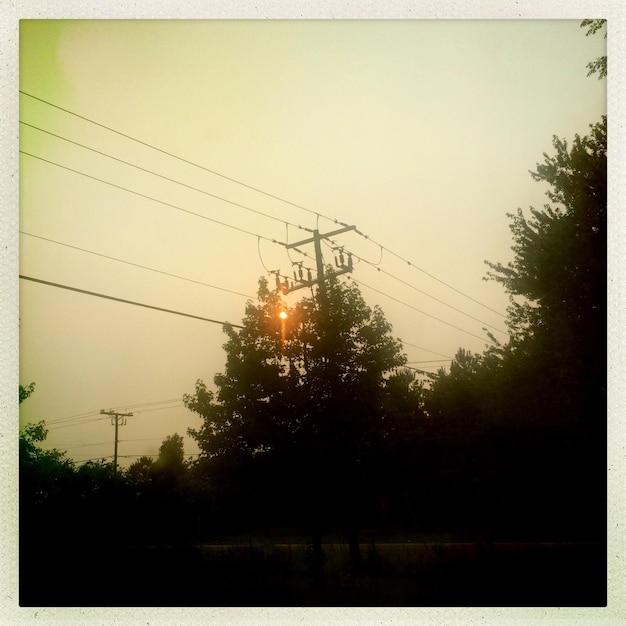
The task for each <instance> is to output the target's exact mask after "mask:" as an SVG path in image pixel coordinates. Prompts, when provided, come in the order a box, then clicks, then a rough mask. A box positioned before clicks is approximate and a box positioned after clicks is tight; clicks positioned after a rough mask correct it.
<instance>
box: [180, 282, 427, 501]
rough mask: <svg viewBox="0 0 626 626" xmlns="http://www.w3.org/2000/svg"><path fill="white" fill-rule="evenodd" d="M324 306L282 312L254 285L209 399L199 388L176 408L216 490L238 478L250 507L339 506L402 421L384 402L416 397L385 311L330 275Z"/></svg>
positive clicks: (277, 300)
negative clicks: (185, 411) (273, 502)
mask: <svg viewBox="0 0 626 626" xmlns="http://www.w3.org/2000/svg"><path fill="white" fill-rule="evenodd" d="M326 300H327V302H326V303H324V302H320V301H318V299H316V298H304V299H302V300H301V301H300V302H298V303H297V304H296V305H295V306H294V307H292V308H286V307H285V305H284V303H283V302H282V301H281V296H280V294H279V293H278V292H273V291H270V290H269V289H268V287H267V282H266V281H265V280H264V279H261V281H260V287H259V303H258V304H253V303H251V302H249V303H248V305H247V307H246V315H245V317H244V319H243V322H242V325H243V328H242V329H241V330H235V329H234V328H232V327H229V326H227V327H226V328H225V332H226V334H227V336H228V341H227V343H226V344H225V346H224V348H225V351H226V366H225V370H224V372H223V373H221V374H218V375H216V376H215V379H214V382H215V386H216V388H217V391H216V392H213V391H211V390H209V389H208V388H207V386H206V385H205V384H204V383H203V382H202V381H198V382H197V383H196V390H195V394H194V395H187V396H185V404H186V405H187V407H188V408H190V409H191V410H193V411H195V412H196V413H198V414H199V415H200V416H201V417H202V419H203V424H202V426H201V427H200V428H199V429H192V430H190V431H189V433H190V435H191V436H192V437H193V438H194V439H196V441H197V442H198V445H199V447H200V450H201V459H200V463H201V464H202V463H204V464H205V465H208V466H210V467H211V471H212V472H213V473H217V475H221V476H223V480H224V481H226V482H227V481H228V480H229V478H232V477H233V473H232V470H233V469H234V468H238V469H239V470H240V471H239V472H238V480H237V481H236V482H237V484H238V485H239V486H240V485H241V484H244V483H250V482H253V483H254V492H255V493H256V494H257V495H258V494H260V493H264V494H266V496H267V497H271V495H270V494H272V493H273V494H278V493H281V494H282V495H283V496H284V497H287V494H288V497H289V501H290V502H292V503H295V502H298V501H299V502H300V503H302V502H303V500H306V499H307V498H308V497H313V496H312V494H318V497H319V498H323V499H324V500H325V501H327V502H328V501H330V500H332V499H336V498H338V497H339V492H340V491H342V490H343V491H342V492H343V500H344V501H346V500H348V499H350V498H349V497H348V496H350V495H351V494H352V495H354V496H355V497H356V494H357V492H358V490H359V484H360V483H359V480H358V479H359V478H363V476H365V475H366V474H367V473H368V470H367V468H368V467H370V468H371V464H372V462H373V460H374V459H379V458H380V455H381V454H382V451H383V449H384V447H385V440H386V439H387V438H388V437H390V436H391V435H392V434H393V433H394V432H395V430H397V429H398V422H399V421H402V419H404V418H405V417H406V416H405V415H402V416H400V415H399V414H398V412H397V411H395V412H394V410H393V409H392V408H391V407H392V406H393V404H394V403H393V402H389V399H388V396H389V394H392V393H394V394H395V393H398V394H399V393H400V391H403V392H404V393H405V394H410V393H415V382H414V381H413V378H412V376H410V375H408V374H407V371H406V370H404V371H402V372H401V371H400V370H398V368H401V366H402V365H403V364H404V363H405V361H406V357H405V356H404V354H403V353H402V346H401V343H400V341H399V340H397V339H395V338H393V336H392V335H391V326H390V325H389V323H388V322H387V321H386V320H385V317H384V315H383V313H382V310H381V309H380V308H379V307H374V308H370V307H369V306H367V305H366V303H365V301H364V300H363V298H362V296H361V294H360V292H359V290H358V288H357V287H356V286H355V285H353V284H347V283H344V282H340V281H339V280H338V279H336V278H335V277H333V276H332V274H330V278H329V279H327V284H326ZM325 305H326V306H325ZM281 311H283V312H284V313H286V317H284V318H281V317H279V313H280V312H281ZM220 470H224V471H223V472H222V473H221V474H220ZM369 473H370V474H371V471H370V472H369ZM251 476H252V477H254V478H253V479H251V478H250V477H251ZM228 484H229V485H230V484H231V483H230V482H228ZM321 492H323V493H324V495H323V496H321V495H320V493H321ZM357 499H358V498H357Z"/></svg>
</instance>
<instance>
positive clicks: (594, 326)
mask: <svg viewBox="0 0 626 626" xmlns="http://www.w3.org/2000/svg"><path fill="white" fill-rule="evenodd" d="M553 146H554V148H555V154H554V156H548V155H547V154H544V162H543V163H541V164H538V165H537V169H536V171H535V172H532V173H531V174H532V176H533V178H534V179H535V180H537V181H540V182H544V183H547V184H548V185H549V190H548V191H547V196H548V198H549V200H550V201H551V204H547V205H545V206H544V208H543V210H538V209H535V208H532V207H531V209H530V216H529V217H526V216H525V215H524V214H523V212H522V211H521V210H518V212H517V214H515V215H511V216H510V217H511V218H512V225H511V230H512V233H513V242H514V244H513V251H514V259H513V261H512V262H511V263H509V264H508V265H507V266H503V265H502V264H499V263H488V264H489V266H490V267H491V272H490V273H489V276H490V278H492V279H494V280H496V281H498V282H500V283H501V284H503V285H504V287H505V289H506V290H507V292H508V293H509V294H510V296H511V306H510V307H509V319H508V326H509V330H510V332H511V341H510V344H509V345H508V346H506V347H505V348H504V349H500V350H499V351H498V352H499V354H498V356H499V357H500V358H501V364H502V368H501V370H500V371H499V372H498V373H497V378H496V379H494V382H496V381H497V382H496V384H492V386H491V390H492V394H491V395H492V407H495V408H494V410H496V411H497V412H498V413H499V415H500V418H501V420H502V421H504V420H505V419H506V420H508V421H509V424H510V425H509V427H508V431H507V432H503V436H506V437H508V438H509V444H508V445H507V447H506V449H507V450H508V451H509V452H510V454H509V455H508V458H507V459H506V461H507V462H508V463H510V464H511V465H509V467H511V468H512V467H513V465H512V463H513V460H514V459H517V463H518V467H520V468H521V467H523V465H524V463H523V459H522V457H521V456H520V455H522V454H523V455H525V456H526V457H528V458H533V464H532V466H529V467H530V468H531V471H530V472H528V474H527V476H526V481H525V485H527V486H528V485H533V489H535V493H532V494H531V493H530V492H528V494H527V495H528V497H529V498H530V497H533V498H534V499H535V500H536V501H539V499H541V501H542V502H543V506H544V507H545V508H546V509H547V510H551V511H552V512H553V513H554V515H555V519H559V520H560V521H561V522H562V525H563V526H572V525H576V524H577V525H578V527H579V528H581V529H582V528H584V527H585V526H586V527H587V529H591V528H593V529H594V531H593V532H596V533H599V532H601V529H602V528H603V527H605V525H604V522H603V516H602V511H603V510H604V508H605V505H604V501H603V499H604V498H605V491H604V489H603V485H605V480H606V476H605V467H606V465H605V463H606V339H607V336H606V314H607V309H606V278H607V277H606V270H607V261H606V236H607V230H606V225H607V224H606V197H607V190H606V181H607V178H606V176H607V171H606V166H607V160H606V149H607V122H606V117H603V118H602V120H601V121H600V122H599V123H597V124H594V125H592V126H591V132H590V133H589V134H588V135H587V136H586V137H582V138H581V137H580V136H578V135H577V136H576V137H575V139H574V141H573V142H572V144H571V147H570V146H569V145H568V143H567V142H566V141H564V140H561V139H558V138H556V137H555V138H554V140H553ZM498 407H499V408H498ZM514 429H517V430H514ZM513 433H515V437H513V436H512V434H513ZM516 471H517V470H516ZM509 475H511V476H512V475H513V474H511V473H509ZM520 485H521V483H520ZM539 493H541V494H542V495H541V497H540V496H539V495H538V494H539ZM582 503H584V505H583V504H582ZM575 509H576V510H578V509H582V510H583V511H584V513H580V512H579V513H577V514H574V510H575Z"/></svg>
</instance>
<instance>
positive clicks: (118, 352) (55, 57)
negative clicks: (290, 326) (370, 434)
mask: <svg viewBox="0 0 626 626" xmlns="http://www.w3.org/2000/svg"><path fill="white" fill-rule="evenodd" d="M603 35H604V32H603V31H602V32H601V33H599V34H597V35H595V36H593V37H586V36H585V30H584V29H582V28H580V20H518V21H498V20H485V21H482V20H476V21H470V20H459V21H435V20H432V21H429V20H425V21H410V20H406V21H405V20H401V21H378V20H373V21H359V20H353V21H350V20H348V21H334V22H333V21H300V22H297V21H245V20H243V21H222V20H196V21H184V20H181V21H168V20H163V21H141V20H139V21H124V20H119V21H118V20H89V21H81V20H59V21H55V20H33V21H30V20H29V21H22V23H21V28H20V67H19V69H20V79H19V81H20V82H19V88H20V90H21V92H22V93H21V94H20V122H21V123H20V128H19V132H20V139H19V141H20V143H19V148H20V150H21V152H22V154H21V155H20V225H19V228H20V231H21V234H20V239H19V245H20V259H19V262H20V268H19V269H20V274H22V275H25V276H28V277H30V278H34V279H38V280H43V281H49V282H52V283H56V284H59V285H65V286H69V287H72V288H76V289H82V290H86V291H91V292H96V293H100V294H104V295H107V296H111V297H115V298H120V299H124V300H130V301H134V302H140V303H143V304H147V305H151V306H155V307H161V308H165V309H170V310H175V311H178V312H182V313H186V314H190V315H195V316H199V317H203V318H209V319H212V320H217V321H229V322H232V323H234V324H237V323H240V321H241V318H242V317H243V314H244V307H245V303H246V300H247V299H249V298H252V299H253V298H254V296H255V294H256V291H257V285H258V280H259V278H260V277H262V276H268V270H280V271H281V272H282V273H284V274H288V275H291V274H292V261H304V265H305V267H306V266H308V267H312V268H313V267H315V264H314V261H313V259H312V255H313V249H312V246H309V247H303V251H306V252H308V254H309V255H310V256H309V257H305V256H303V255H298V253H296V252H294V251H291V252H289V253H288V252H287V251H286V249H285V247H284V246H283V245H281V243H280V242H283V243H284V242H295V241H298V240H300V239H304V238H306V237H308V236H309V234H310V233H309V231H308V230H305V229H315V228H318V229H319V230H320V232H322V233H324V232H327V231H332V230H334V229H336V228H337V224H336V222H335V220H337V221H338V222H340V223H346V224H349V225H355V226H356V228H357V229H358V231H359V232H358V233H357V232H349V233H345V234H342V235H340V236H338V237H336V242H337V244H341V245H344V246H345V247H346V249H349V250H351V251H352V252H353V253H354V254H355V255H357V256H358V257H359V258H360V259H362V260H361V261H359V262H357V263H356V264H355V268H354V272H353V273H352V275H351V279H354V280H356V281H357V282H358V283H359V284H360V285H361V289H362V293H363V295H364V297H365V299H366V301H367V302H368V304H370V305H371V306H373V305H376V304H378V305H380V306H381V307H382V309H383V311H384V313H385V315H386V317H387V319H388V320H389V321H390V322H391V324H392V325H393V334H394V335H395V336H397V337H399V338H400V339H402V341H403V342H404V347H405V352H406V354H407V356H408V360H409V362H410V364H411V365H412V367H415V368H418V369H423V370H426V371H436V368H438V367H441V366H444V367H445V366H447V365H449V362H450V358H451V357H452V356H454V354H455V353H456V351H457V350H458V349H459V348H461V347H462V348H465V349H468V350H471V351H473V352H481V351H482V350H484V348H485V346H486V345H487V344H488V338H487V335H486V333H485V331H484V330H483V328H487V329H488V330H489V332H491V333H493V334H494V335H495V336H496V337H497V338H498V339H499V340H501V341H506V334H505V333H504V332H502V331H504V330H506V326H505V319H504V315H505V313H506V306H507V296H506V294H504V292H503V289H502V287H501V286H500V285H498V284H496V283H494V282H487V281H485V280H483V279H484V277H485V275H486V271H487V269H488V268H487V266H486V265H485V263H484V261H485V260H486V259H487V260H491V261H501V262H507V261H509V260H510V259H511V258H512V253H511V250H510V247H511V234H510V231H509V227H508V226H509V222H510V221H509V218H507V215H506V214H507V213H512V212H515V211H516V210H517V208H518V207H521V208H523V209H527V208H528V207H529V206H531V205H532V206H535V207H541V206H542V205H543V204H544V203H545V202H547V198H546V197H545V195H544V194H545V191H546V188H545V187H543V186H542V185H540V184H538V183H536V182H534V181H533V180H532V179H531V176H530V174H529V170H533V169H534V168H535V166H536V164H537V163H538V162H540V161H541V160H542V153H544V152H547V153H548V154H551V153H552V147H551V142H552V137H553V135H557V136H558V137H560V138H564V139H567V140H571V139H572V138H573V137H574V135H575V134H576V133H578V134H580V135H584V134H586V133H587V130H588V128H589V125H590V124H593V123H595V122H597V121H598V120H599V119H600V117H601V115H602V114H604V113H606V107H607V97H606V81H604V80H598V79H597V78H596V77H595V76H594V77H587V67H586V66H587V63H588V62H589V61H592V60H594V59H595V58H597V57H598V56H600V55H602V54H604V53H605V51H606V41H605V39H604V36H603ZM299 227H302V228H299ZM363 235H365V236H367V238H366V237H365V236H363ZM324 253H325V260H326V262H328V263H333V262H334V258H333V253H332V251H331V250H330V248H324ZM409 262H410V264H409ZM19 287H20V383H21V384H27V383H30V382H31V381H34V382H35V383H36V391H35V393H34V395H33V396H32V397H31V398H30V399H29V400H28V401H27V402H25V403H24V404H23V405H22V411H21V415H20V422H21V424H22V425H23V424H25V423H27V422H33V421H38V420H41V419H45V420H46V422H47V424H48V426H49V428H50V432H49V437H48V440H47V442H46V445H47V446H49V447H58V448H61V449H67V450H68V453H69V455H70V456H71V457H72V458H74V459H76V460H77V461H84V460H87V459H97V458H102V457H110V456H111V455H112V453H113V430H114V429H113V427H112V426H111V424H110V421H109V419H108V418H106V416H102V415H100V414H99V411H100V410H102V409H115V410H119V411H123V412H131V411H132V412H133V417H131V418H129V419H128V422H127V424H126V425H125V426H123V427H122V428H121V429H120V447H119V455H120V464H121V465H123V466H127V465H128V464H129V463H131V462H132V461H133V460H135V459H136V458H137V457H138V456H139V455H143V454H148V455H155V454H156V453H157V451H158V447H159V445H160V442H161V441H162V440H163V439H164V438H165V437H166V436H167V435H171V434H174V433H178V434H181V435H183V436H184V437H185V450H186V452H187V453H189V454H191V453H193V452H194V451H195V450H196V448H195V445H194V443H193V442H192V440H190V438H189V437H187V428H188V427H197V426H199V424H200V420H199V418H198V417H197V416H195V415H193V414H191V413H189V412H188V411H187V410H186V409H185V408H184V407H183V405H182V396H183V394H185V393H192V392H193V390H194V384H195V381H196V379H198V378H201V379H203V380H204V381H205V382H207V384H209V385H211V384H212V380H213V376H214V375H215V374H216V373H218V372H220V371H221V370H222V369H223V366H224V360H225V357H224V351H223V349H222V346H223V344H224V343H225V339H226V338H225V335H224V334H223V332H222V328H221V326H220V324H216V323H212V322H208V321H202V320H198V319H192V318H189V317H183V316H180V315H173V314H169V313H164V312H160V311H156V310H150V309H147V308H139V307H136V306H132V305H129V304H124V303H120V302H117V301H112V300H110V299H103V298H97V297H93V296H89V295H85V294H82V293H76V292H72V291H69V290H66V289H61V288H58V287H52V286H48V285H44V284H41V283H36V282H33V281H27V280H21V281H20V285H19ZM305 294H306V291H297V292H295V293H293V294H291V295H290V296H289V297H288V298H287V299H286V300H287V303H288V304H293V303H294V302H295V301H296V300H297V299H298V298H299V297H302V295H305Z"/></svg>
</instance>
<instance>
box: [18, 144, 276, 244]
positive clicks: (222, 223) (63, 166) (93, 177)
mask: <svg viewBox="0 0 626 626" xmlns="http://www.w3.org/2000/svg"><path fill="white" fill-rule="evenodd" d="M20 154H25V155H26V156H29V157H32V158H33V159H38V160H39V161H43V162H44V163H49V164H50V165H55V166H56V167H59V168H62V169H64V170H67V171H69V172H73V173H74V174H79V175H80V176H84V177H85V178H90V179H92V180H96V181H98V182H100V183H104V184H105V185H109V186H111V187H114V188H116V189H121V190H122V191H127V192H128V193H132V194H134V195H136V196H139V197H140V198H145V199H147V200H152V201H153V202H157V203H159V204H162V205H164V206H167V207H170V208H172V209H176V210H177V211H182V212H183V213H188V214H189V215H194V216H195V217H199V218H201V219H203V220H207V221H209V222H213V223H214V224H219V225H220V226H225V227H226V228H232V229H233V230H237V231H239V232H241V233H245V234H246V235H252V236H254V237H261V238H262V239H265V240H266V241H271V242H272V243H277V244H280V245H284V243H282V242H281V241H276V239H270V238H269V237H263V236H262V235H257V234H256V233H253V232H251V231H249V230H246V229H245V228H240V227H239V226H233V225H232V224H227V223H226V222H221V221H220V220H216V219H214V218H212V217H208V216H207V215H201V214H200V213H194V212H193V211H190V210H189V209H183V208H182V207H179V206H177V205H175V204H172V203H171V202H165V201H164V200H159V199H158V198H153V197H152V196H148V195H146V194H144V193H140V192H139V191H134V190H133V189H128V187H122V186H121V185H116V184H115V183H112V182H110V181H108V180H104V179H102V178H98V177H97V176H92V175H91V174H86V173H85V172H79V171H78V170H75V169H73V168H71V167H68V166H66V165H61V164H60V163H55V162H54V161H50V160H49V159H44V158H43V157H40V156H37V155H35V154H31V153H30V152H25V151H24V150H20ZM281 221H282V220H281Z"/></svg>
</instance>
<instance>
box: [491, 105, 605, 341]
mask: <svg viewBox="0 0 626 626" xmlns="http://www.w3.org/2000/svg"><path fill="white" fill-rule="evenodd" d="M591 129H592V131H591V133H590V134H589V135H588V136H587V137H584V138H582V139H581V138H580V136H578V135H576V137H575V139H574V141H573V144H572V147H571V149H570V148H569V147H568V144H567V142H566V141H564V140H560V139H558V138H557V137H555V138H554V140H553V145H554V148H555V149H556V154H555V155H554V156H552V157H549V156H548V155H547V154H545V153H544V163H543V164H538V165H537V170H536V171H535V172H531V175H532V177H533V178H534V179H535V180H536V181H543V182H546V183H548V184H549V185H550V187H551V188H550V189H549V190H548V191H547V194H546V195H547V196H548V198H549V199H550V200H551V201H552V203H554V206H552V205H545V206H544V208H543V210H538V209H535V208H533V207H531V208H530V214H531V217H530V218H526V216H525V215H524V214H523V212H522V210H521V209H518V212H517V214H516V215H511V214H509V217H511V219H512V220H513V223H512V225H511V231H512V233H513V240H514V245H513V251H514V254H515V256H514V260H513V262H511V263H509V264H508V265H507V266H503V265H502V264H500V263H491V262H487V264H488V265H489V266H490V267H491V269H492V271H491V272H489V273H488V276H489V277H490V278H492V279H494V280H496V281H498V282H500V283H502V284H503V285H504V287H505V289H506V290H507V292H508V293H509V294H510V295H511V296H512V298H513V299H512V302H511V307H510V309H509V322H508V325H509V329H510V330H511V332H512V341H513V342H514V343H516V344H520V343H522V342H524V341H526V340H528V339H529V338H531V337H532V336H539V335H541V336H546V335H551V336H553V337H555V338H559V337H560V338H563V337H562V335H563V331H564V330H565V331H566V333H567V336H566V337H565V338H566V339H567V340H568V341H572V342H573V343H574V344H575V345H577V346H578V345H579V344H580V342H579V341H577V340H576V336H577V335H578V336H581V337H586V336H588V335H591V336H592V341H591V343H592V344H595V343H596V342H597V340H598V339H600V338H601V332H602V330H603V328H602V320H603V318H604V314H605V312H606V198H607V195H606V194H607V190H606V176H607V170H606V145H607V143H606V139H607V124H606V116H605V117H603V118H602V121H601V122H600V123H598V124H595V125H593V126H591ZM515 298H518V299H517V300H515Z"/></svg>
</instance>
